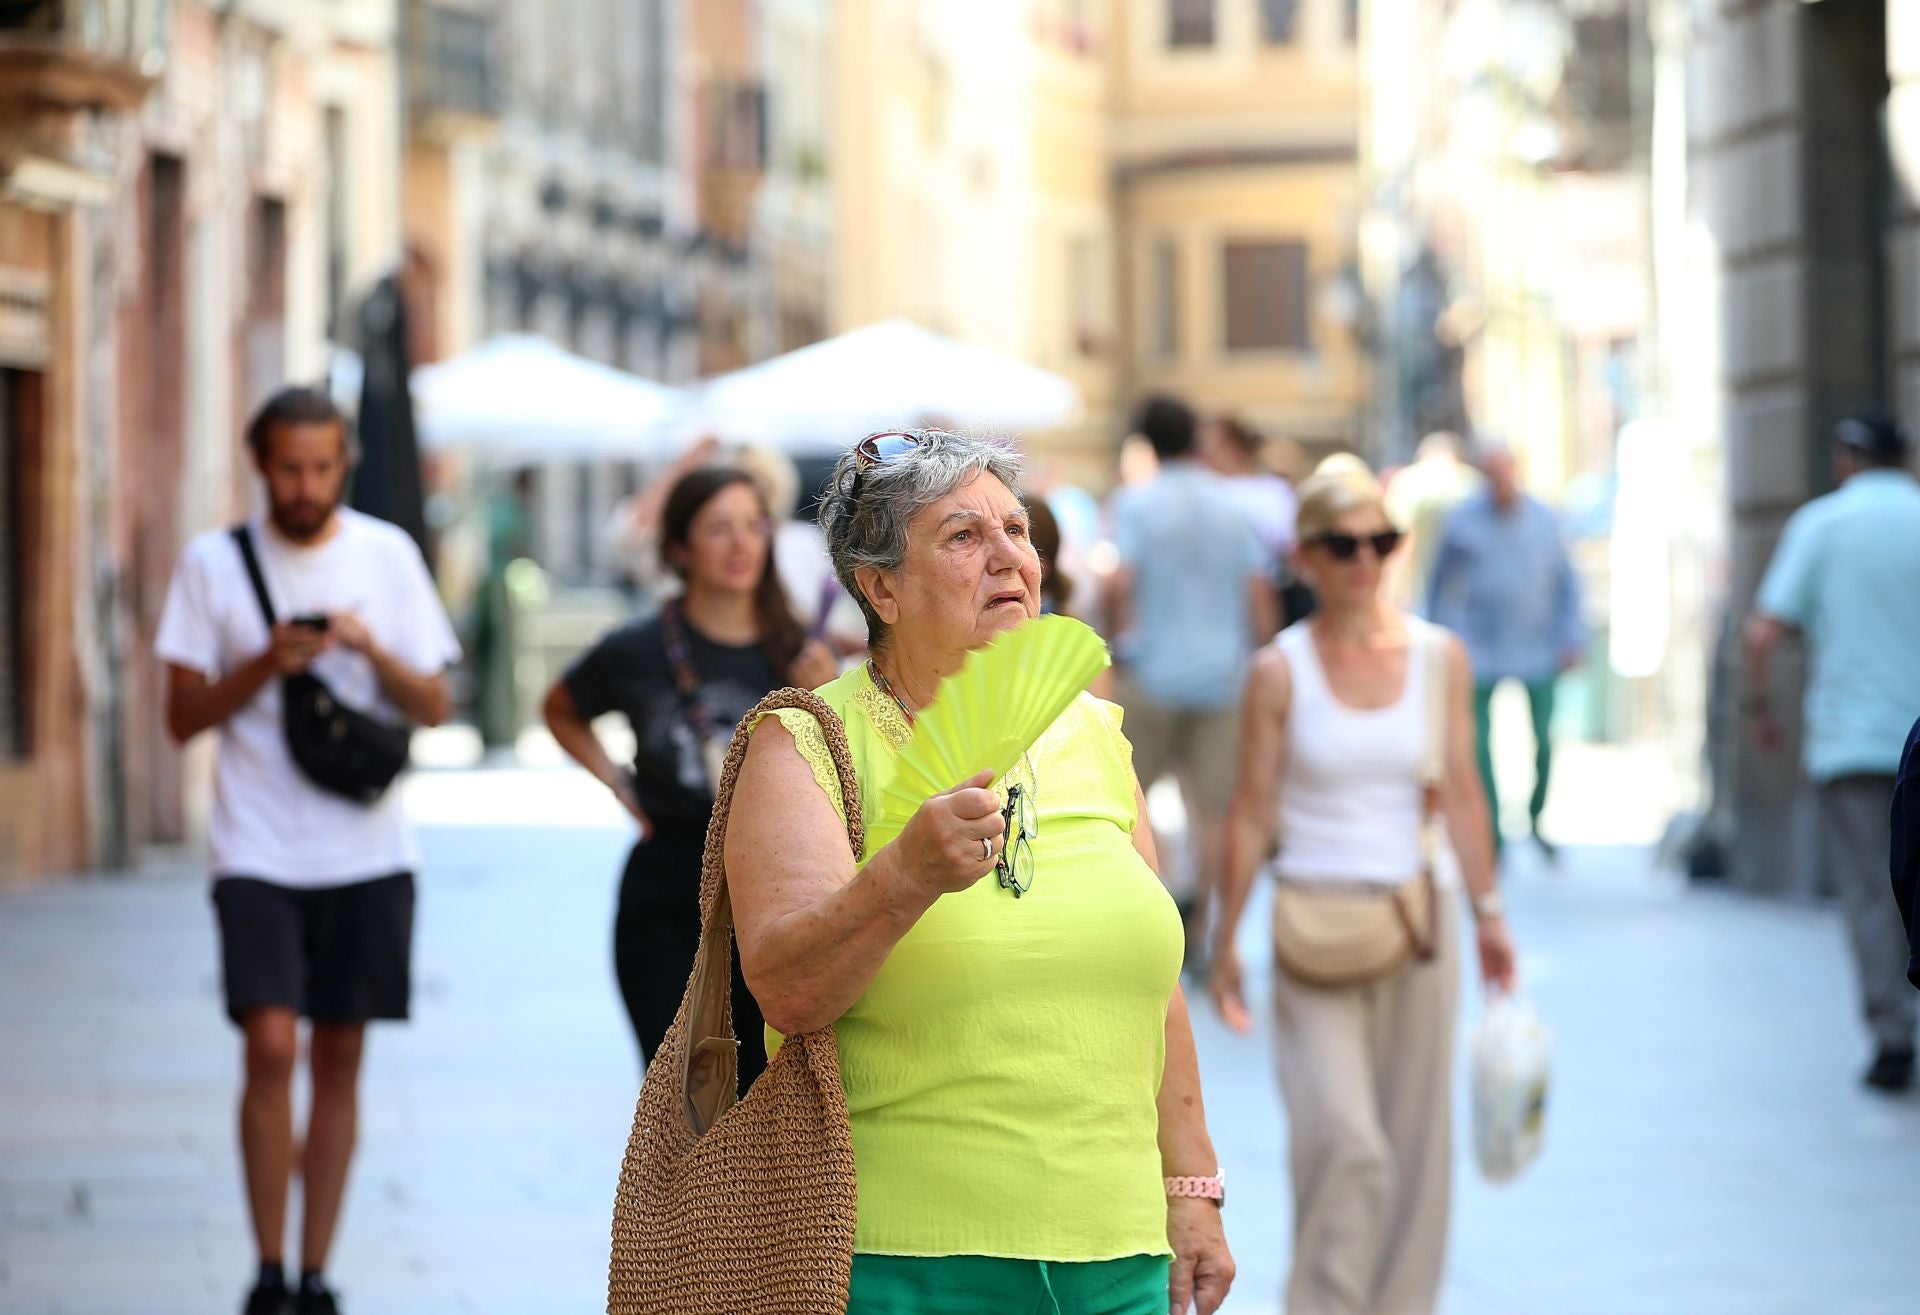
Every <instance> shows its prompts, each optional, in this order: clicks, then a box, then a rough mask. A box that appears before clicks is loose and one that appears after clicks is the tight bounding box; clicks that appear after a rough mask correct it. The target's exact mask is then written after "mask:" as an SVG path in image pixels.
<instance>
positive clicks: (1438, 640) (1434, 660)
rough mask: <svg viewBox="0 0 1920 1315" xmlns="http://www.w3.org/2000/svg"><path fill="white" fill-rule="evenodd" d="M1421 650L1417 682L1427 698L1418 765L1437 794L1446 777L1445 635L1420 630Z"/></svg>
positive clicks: (1437, 629)
mask: <svg viewBox="0 0 1920 1315" xmlns="http://www.w3.org/2000/svg"><path fill="white" fill-rule="evenodd" d="M1414 638H1415V641H1416V642H1417V643H1418V645H1419V647H1420V665H1421V672H1420V678H1421V680H1422V682H1423V684H1424V690H1423V692H1424V693H1425V695H1426V731H1427V736H1426V746H1427V747H1426V752H1425V754H1423V755H1422V757H1421V761H1420V780H1421V781H1422V783H1423V784H1425V785H1426V786H1427V788H1428V789H1430V790H1437V789H1439V787H1440V782H1441V780H1442V779H1443V778H1444V777H1445V776H1446V774H1447V685H1448V679H1447V678H1448V676H1450V675H1451V674H1452V673H1451V672H1450V671H1449V670H1448V669H1447V667H1448V664H1447V632H1446V631H1444V630H1442V629H1441V628H1440V627H1438V626H1435V625H1425V626H1422V627H1421V629H1420V630H1418V631H1417V632H1416V633H1415V635H1414Z"/></svg>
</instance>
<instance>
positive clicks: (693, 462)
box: [606, 434, 720, 609]
mask: <svg viewBox="0 0 1920 1315" xmlns="http://www.w3.org/2000/svg"><path fill="white" fill-rule="evenodd" d="M719 454H720V440H719V439H718V438H716V437H715V436H714V435H712V434H702V435H701V436H700V437H699V438H697V439H695V440H694V441H693V442H692V443H690V444H688V445H687V446H686V447H685V448H684V449H682V450H681V452H680V454H679V455H678V456H676V457H675V458H674V459H673V461H672V462H671V463H670V464H669V465H668V466H667V467H666V469H664V470H662V471H660V472H659V473H658V474H656V475H654V476H653V477H652V478H651V479H649V480H647V481H646V483H644V484H642V485H641V486H640V487H639V488H638V489H637V490H635V491H634V492H633V493H631V494H629V495H628V496H626V497H624V498H622V499H620V501H618V502H616V503H615V504H614V506H613V511H612V513H611V514H610V515H609V516H608V518H607V526H606V542H607V551H608V553H609V555H611V557H612V558H613V561H614V562H615V564H616V565H618V566H619V568H620V572H621V574H622V575H624V576H625V577H626V579H627V582H628V583H629V584H631V585H632V586H633V588H634V590H635V592H637V593H638V594H639V595H640V597H641V598H642V600H643V601H644V603H645V605H646V606H647V607H648V608H650V609H651V608H656V607H659V606H660V605H661V604H662V603H665V602H666V601H667V599H669V598H671V597H673V596H674V594H675V593H676V592H678V590H679V588H680V581H679V578H678V577H677V576H676V575H675V574H674V572H673V569H672V567H670V566H669V565H668V564H667V563H666V562H664V561H662V560H661V559H660V517H661V513H662V512H663V511H664V510H665V508H666V501H667V494H668V493H669V492H671V491H672V490H673V487H674V486H675V485H676V484H678V483H679V482H680V477H681V476H682V475H685V474H686V473H688V472H689V471H694V470H698V469H700V467H702V466H707V465H712V464H714V462H715V461H717V460H718V458H719Z"/></svg>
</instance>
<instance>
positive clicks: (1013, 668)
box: [875, 616, 1108, 836]
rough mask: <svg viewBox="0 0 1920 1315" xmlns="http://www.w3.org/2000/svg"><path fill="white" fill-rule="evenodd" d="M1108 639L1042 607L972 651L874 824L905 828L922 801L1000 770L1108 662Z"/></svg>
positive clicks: (926, 715)
mask: <svg viewBox="0 0 1920 1315" xmlns="http://www.w3.org/2000/svg"><path fill="white" fill-rule="evenodd" d="M1107 661H1108V659H1107V646H1106V644H1105V643H1103V642H1102V641H1101V639H1100V636H1099V635H1097V634H1095V633H1094V632H1093V631H1092V630H1090V629H1088V628H1087V627H1086V626H1084V625H1082V624H1081V623H1080V622H1078V621H1075V620H1074V619H1073V618H1071V617H1065V616H1043V617H1039V618H1037V619H1035V620H1032V621H1029V622H1027V623H1026V624H1025V625H1022V626H1020V627H1019V628H1018V629H1016V630H1010V631H1008V632H1007V633H1005V634H1003V635H1001V636H1000V637H999V638H998V639H996V640H994V641H993V642H992V643H991V644H988V645H987V646H986V647H984V648H978V649H975V650H974V651H973V652H971V653H969V654H968V655H967V660H966V663H965V665H963V666H962V667H961V668H960V670H959V671H957V672H955V673H954V674H953V675H951V676H949V677H947V678H946V679H945V680H943V681H941V682H940V689H939V691H938V692H937V693H936V694H935V695H934V697H933V702H932V703H930V704H928V705H927V706H926V707H925V708H923V709H921V710H920V712H919V713H918V714H917V715H916V716H915V717H914V722H913V735H912V737H911V738H910V739H908V741H907V743H906V746H905V747H904V748H902V749H901V751H900V757H899V759H898V761H897V762H896V763H895V767H894V774H893V779H892V780H890V781H888V782H887V785H886V787H885V788H884V789H883V790H882V791H881V798H880V812H879V817H878V819H877V820H876V823H875V829H876V830H877V831H878V832H879V833H880V834H882V835H885V836H892V835H896V834H898V833H899V831H900V829H901V828H902V827H904V826H906V824H907V822H908V821H909V820H910V819H911V818H912V817H913V815H914V812H915V811H916V810H918V809H919V807H920V805H921V804H923V803H925V802H926V801H927V800H928V799H930V798H932V797H933V796H934V795H937V794H942V793H944V792H945V791H948V790H951V789H953V787H954V786H956V785H958V784H960V782H962V781H964V780H966V779H967V778H968V777H970V776H973V775H974V774H975V773H977V772H982V771H989V770H990V771H992V772H993V774H994V777H995V778H996V779H998V778H999V777H1000V776H1002V775H1004V774H1005V773H1006V772H1007V770H1008V769H1009V768H1011V767H1012V766H1013V765H1014V764H1015V763H1016V762H1018V761H1019V760H1020V755H1021V754H1023V753H1025V752H1026V751H1027V750H1028V749H1030V748H1032V747H1033V744H1034V741H1036V740H1038V739H1039V738H1040V736H1041V735H1042V734H1044V733H1045V731H1046V729H1047V727H1049V726H1051V725H1053V723H1054V720H1055V719H1056V718H1058V717H1059V716H1060V714H1061V713H1063V712H1065V711H1066V710H1067V706H1068V705H1069V704H1071V703H1072V702H1073V701H1074V699H1076V698H1078V697H1079V696H1080V693H1081V692H1082V691H1083V690H1085V689H1086V687H1087V682H1088V681H1090V680H1092V679H1093V678H1094V677H1095V676H1096V675H1098V674H1099V673H1100V672H1101V670H1102V669H1103V668H1105V667H1106V665H1107Z"/></svg>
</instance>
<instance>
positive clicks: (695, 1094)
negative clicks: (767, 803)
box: [680, 689, 866, 1134]
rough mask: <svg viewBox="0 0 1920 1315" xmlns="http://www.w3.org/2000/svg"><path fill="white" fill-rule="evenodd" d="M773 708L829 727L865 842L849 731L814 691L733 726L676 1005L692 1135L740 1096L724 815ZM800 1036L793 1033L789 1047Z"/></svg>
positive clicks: (854, 828)
mask: <svg viewBox="0 0 1920 1315" xmlns="http://www.w3.org/2000/svg"><path fill="white" fill-rule="evenodd" d="M776 708H800V709H803V710H804V711H806V712H809V713H811V714H812V715H813V717H814V718H815V720H817V721H818V722H819V723H820V729H821V730H822V731H824V732H826V737H827V749H828V752H830V753H831V754H832V755H833V765H834V768H835V770H836V771H837V772H838V773H839V775H840V798H841V800H842V801H843V802H844V803H845V805H846V817H847V843H848V845H850V846H851V847H852V849H853V854H854V858H855V860H856V861H857V860H858V858H859V856H860V853H861V851H862V850H863V849H864V848H865V846H866V826H865V824H864V822H863V821H862V820H861V817H860V782H859V780H858V779H857V778H856V777H855V776H854V771H853V753H852V750H850V749H849V748H848V747H847V729H846V726H845V724H844V723H843V722H842V721H841V720H840V715H839V714H838V713H836V712H835V711H834V710H833V708H832V706H831V705H830V704H828V703H827V701H826V700H825V699H823V698H821V697H820V696H819V695H818V694H815V693H814V692H813V691H812V690H805V689H781V690H775V691H774V692H773V693H771V694H769V695H767V697H766V698H764V699H762V700H760V702H759V704H758V705H757V706H756V707H755V708H754V709H753V711H751V712H749V713H748V714H747V715H746V716H744V717H742V718H741V719H740V724H739V725H738V726H736V727H735V728H734V732H733V744H732V745H731V746H730V747H729V748H728V750H727V758H726V763H725V765H724V766H723V767H722V768H721V770H720V779H719V781H717V782H716V783H715V787H714V800H713V820H712V821H710V822H709V823H708V824H707V845H706V852H705V855H704V856H703V858H702V861H701V868H700V913H701V917H700V948H699V950H698V952H697V953H696V954H695V955H694V961H693V976H692V977H691V978H690V979H689V980H688V982H687V994H686V997H685V999H683V1000H682V1001H681V1003H680V1009H681V1012H682V1013H683V1014H685V1015H686V1016H687V1017H686V1022H687V1046H686V1051H685V1055H686V1061H687V1071H686V1075H685V1078H684V1080H683V1084H682V1089H683V1091H684V1093H685V1097H686V1114H687V1119H688V1122H689V1124H690V1126H691V1127H692V1128H693V1130H694V1132H695V1133H696V1134H698V1133H704V1132H705V1131H706V1130H707V1129H708V1128H710V1127H712V1126H713V1124H714V1123H715V1122H716V1121H717V1120H718V1119H719V1117H720V1116H721V1115H722V1114H724V1113H725V1112H726V1111H727V1109H728V1107H730V1106H731V1105H732V1104H733V1103H734V1101H735V1099H736V1098H737V1091H736V1088H737V1085H738V1081H739V1078H738V1072H739V1069H738V1064H739V1041H738V1040H737V1039H736V1037H735V1036H734V1031H733V902H732V900H731V899H730V898H729V896H728V894H727V879H726V859H725V854H726V842H727V818H728V816H729V814H730V813H731V811H732V809H733V785H734V782H735V780H737V779H738V778H739V775H740V764H741V763H742V762H743V761H745V759H746V756H747V742H748V739H749V737H750V736H751V735H752V731H753V727H754V726H755V725H757V724H758V723H759V721H760V719H761V717H762V716H764V715H765V714H766V713H769V712H772V711H773V710H774V709H776ZM831 1031H832V1029H831V1028H828V1029H824V1032H825V1034H827V1037H828V1044H832V1041H831ZM800 1040H802V1038H798V1037H790V1038H788V1044H794V1043H796V1042H798V1041H800Z"/></svg>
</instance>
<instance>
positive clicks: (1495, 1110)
mask: <svg viewBox="0 0 1920 1315" xmlns="http://www.w3.org/2000/svg"><path fill="white" fill-rule="evenodd" d="M1552 1047H1553V1040H1552V1037H1551V1035H1550V1034H1549V1033H1548V1032H1547V1029H1546V1026H1545V1025H1544V1024H1542V1023H1541V1021H1540V1016H1539V1015H1538V1014H1536V1013H1534V1012H1533V1007H1532V1006H1531V1005H1529V1004H1528V1003H1527V1002H1526V1001H1525V1000H1523V999H1521V998H1520V997H1519V996H1516V995H1504V994H1502V995H1495V996H1494V997H1493V998H1492V1000H1491V1001H1489V1003H1488V1005H1487V1009H1486V1012H1485V1013H1484V1014H1482V1015H1481V1016H1480V1022H1479V1023H1478V1024H1477V1025H1476V1026H1475V1027H1474V1029H1473V1153H1474V1158H1475V1159H1477V1160H1478V1161H1479V1163H1480V1172H1481V1173H1483V1174H1485V1175H1486V1176H1487V1178H1488V1179H1489V1180H1491V1181H1493V1182H1496V1183H1504V1182H1506V1181H1508V1180H1509V1179H1512V1178H1515V1177H1517V1176H1519V1173H1520V1171H1521V1170H1522V1169H1525V1168H1526V1167H1527V1166H1528V1165H1529V1164H1531V1163H1533V1161H1534V1158H1535V1157H1536V1156H1538V1155H1539V1154H1540V1143H1541V1139H1542V1136H1543V1133H1544V1124H1545V1120H1546V1113H1547V1075H1548V1066H1549V1062H1550V1060H1551V1057H1552Z"/></svg>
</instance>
